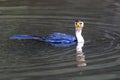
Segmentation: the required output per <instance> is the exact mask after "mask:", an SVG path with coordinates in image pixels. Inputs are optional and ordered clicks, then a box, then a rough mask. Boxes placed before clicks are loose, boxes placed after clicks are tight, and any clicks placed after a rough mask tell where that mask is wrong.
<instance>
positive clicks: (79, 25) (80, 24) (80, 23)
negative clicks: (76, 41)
mask: <svg viewBox="0 0 120 80" xmlns="http://www.w3.org/2000/svg"><path fill="white" fill-rule="evenodd" d="M75 27H76V28H83V27H84V22H83V21H81V20H79V19H78V20H76V21H75Z"/></svg>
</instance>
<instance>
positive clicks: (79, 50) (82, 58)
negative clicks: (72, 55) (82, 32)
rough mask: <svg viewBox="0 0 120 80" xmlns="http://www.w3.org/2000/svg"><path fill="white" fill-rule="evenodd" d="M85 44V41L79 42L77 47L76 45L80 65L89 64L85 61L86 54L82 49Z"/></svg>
mask: <svg viewBox="0 0 120 80" xmlns="http://www.w3.org/2000/svg"><path fill="white" fill-rule="evenodd" d="M83 45H84V43H77V47H76V59H77V62H78V66H79V67H83V66H86V65H87V64H86V62H85V55H84V53H83V51H82V47H83Z"/></svg>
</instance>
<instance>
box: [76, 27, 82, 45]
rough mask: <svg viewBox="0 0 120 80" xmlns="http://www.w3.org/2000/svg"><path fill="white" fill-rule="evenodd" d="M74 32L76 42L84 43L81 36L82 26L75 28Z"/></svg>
mask: <svg viewBox="0 0 120 80" xmlns="http://www.w3.org/2000/svg"><path fill="white" fill-rule="evenodd" d="M75 34H76V38H77V42H78V43H83V44H84V39H83V36H82V28H76V32H75Z"/></svg>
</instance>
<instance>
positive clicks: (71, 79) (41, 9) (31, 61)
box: [0, 0, 120, 80]
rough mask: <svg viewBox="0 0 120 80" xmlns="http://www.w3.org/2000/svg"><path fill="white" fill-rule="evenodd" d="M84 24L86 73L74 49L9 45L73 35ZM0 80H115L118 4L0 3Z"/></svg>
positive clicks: (106, 0) (119, 45)
mask: <svg viewBox="0 0 120 80" xmlns="http://www.w3.org/2000/svg"><path fill="white" fill-rule="evenodd" d="M78 18H80V19H82V20H83V21H84V22H85V27H84V30H83V36H84V38H85V41H86V43H85V45H84V48H83V51H84V53H85V58H86V63H87V66H86V67H82V68H81V67H78V66H77V64H78V63H77V61H76V45H73V46H70V47H65V48H62V47H54V46H51V45H49V44H47V43H43V42H38V41H32V40H28V41H26V40H23V41H16V40H10V39H9V37H10V36H12V35H17V34H28V35H36V36H37V35H42V36H45V35H48V34H50V33H53V32H56V31H57V32H62V33H66V34H70V35H75V34H74V20H76V19H78ZM0 80H120V0H19V1H18V0H0Z"/></svg>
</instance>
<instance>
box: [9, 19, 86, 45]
mask: <svg viewBox="0 0 120 80" xmlns="http://www.w3.org/2000/svg"><path fill="white" fill-rule="evenodd" d="M74 24H75V35H76V36H72V35H68V34H64V33H60V32H54V33H53V34H50V35H49V36H47V37H41V36H30V35H15V36H12V37H10V39H17V40H29V39H30V40H38V41H43V42H47V43H49V44H51V45H54V46H59V47H67V46H71V45H73V44H76V42H78V43H84V39H83V36H82V34H81V33H82V29H83V27H84V22H83V21H81V20H76V21H75V23H74Z"/></svg>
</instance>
